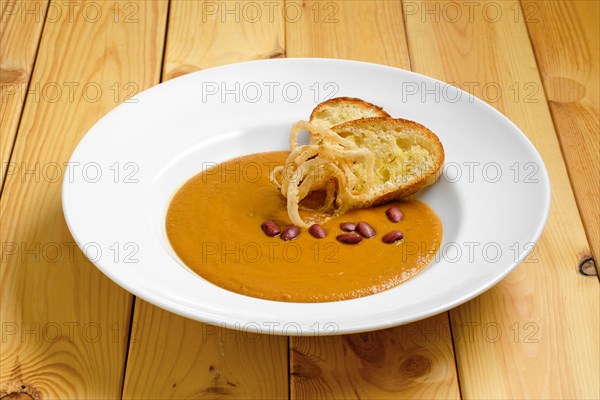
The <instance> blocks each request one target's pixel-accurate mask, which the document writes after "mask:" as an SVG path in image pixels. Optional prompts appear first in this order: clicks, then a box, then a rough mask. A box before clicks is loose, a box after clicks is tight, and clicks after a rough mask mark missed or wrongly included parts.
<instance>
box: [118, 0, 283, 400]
mask: <svg viewBox="0 0 600 400" xmlns="http://www.w3.org/2000/svg"><path fill="white" fill-rule="evenodd" d="M236 4H237V6H236ZM243 4H244V3H243V2H228V3H227V4H226V2H193V1H186V0H182V1H173V2H172V3H171V9H170V13H169V28H168V40H167V49H166V53H165V60H164V75H163V79H165V80H166V79H171V78H174V77H176V76H179V75H182V74H185V73H188V72H192V71H196V70H199V69H202V68H207V67H210V66H214V65H219V64H224V63H231V62H237V61H242V60H251V59H258V58H272V57H281V56H282V55H283V54H284V50H283V46H284V43H283V41H284V39H283V38H284V33H283V23H282V21H281V19H282V17H281V14H274V17H275V16H276V18H274V19H272V20H271V19H269V17H268V13H267V11H268V10H267V9H266V8H263V9H262V10H261V13H262V18H260V19H259V20H257V21H256V22H251V21H253V20H254V18H255V16H253V15H251V14H245V13H244V12H243V11H242V8H241V7H242V5H243ZM255 4H258V5H261V4H262V6H261V7H265V6H264V4H263V3H260V2H259V3H255ZM226 6H227V7H229V8H227V10H229V11H230V12H229V13H226V14H225V15H223V14H222V12H223V11H224V10H225V8H221V7H226ZM213 7H217V8H213ZM236 7H238V10H239V11H236ZM249 12H250V11H246V13H249ZM133 326H134V327H135V337H136V338H139V339H137V340H136V341H133V342H132V344H131V346H130V349H129V358H128V363H127V372H126V379H125V387H124V394H123V396H124V397H125V398H177V399H182V398H239V399H250V398H253V399H281V398H286V397H287V396H288V341H287V338H286V337H282V336H268V335H260V334H253V333H250V332H237V331H233V330H229V329H224V328H220V327H215V326H211V325H206V324H203V323H200V322H196V321H192V320H189V319H186V318H183V317H180V316H177V315H174V314H171V313H168V312H166V311H163V310H161V309H158V308H156V307H154V306H152V305H150V304H148V303H146V302H143V301H141V300H140V299H138V300H137V301H136V304H135V312H134V324H133Z"/></svg>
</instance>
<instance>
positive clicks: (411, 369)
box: [400, 354, 431, 379]
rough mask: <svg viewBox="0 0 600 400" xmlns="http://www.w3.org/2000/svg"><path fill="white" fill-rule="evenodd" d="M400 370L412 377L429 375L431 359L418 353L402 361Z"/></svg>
mask: <svg viewBox="0 0 600 400" xmlns="http://www.w3.org/2000/svg"><path fill="white" fill-rule="evenodd" d="M400 372H401V373H402V375H404V376H406V377H407V378H410V379H414V378H418V377H421V376H423V375H427V374H429V372H431V361H429V359H428V358H427V357H423V356H421V355H418V354H417V355H414V356H411V357H409V358H407V359H406V360H404V361H403V362H402V364H401V365H400Z"/></svg>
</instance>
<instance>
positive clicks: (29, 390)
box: [0, 383, 42, 400]
mask: <svg viewBox="0 0 600 400" xmlns="http://www.w3.org/2000/svg"><path fill="white" fill-rule="evenodd" d="M9 386H11V387H9V388H8V390H6V389H4V390H1V391H0V400H40V399H41V398H42V395H41V394H40V392H39V391H38V390H37V389H35V388H34V387H32V386H31V385H20V386H15V385H14V383H13V384H12V385H9Z"/></svg>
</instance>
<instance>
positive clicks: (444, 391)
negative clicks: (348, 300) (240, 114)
mask: <svg viewBox="0 0 600 400" xmlns="http://www.w3.org/2000/svg"><path fill="white" fill-rule="evenodd" d="M302 10H303V13H302V15H303V16H304V18H302V19H300V20H299V21H295V22H292V21H287V22H288V23H287V24H286V32H287V54H288V56H290V57H302V56H310V57H312V56H315V57H335V58H346V59H354V60H360V61H369V62H378V63H384V64H388V65H391V66H396V67H400V68H406V69H409V68H410V62H409V57H408V48H407V45H406V40H405V32H404V23H403V19H402V4H401V3H400V2H395V1H351V2H342V1H339V2H326V3H324V2H311V1H308V2H303V3H302ZM316 10H318V12H319V14H318V15H317V14H316V12H317V11H316ZM315 16H317V22H318V23H315ZM366 16H368V17H366ZM383 44H385V45H383ZM443 332H447V333H448V336H447V338H446V339H445V340H444V339H443ZM449 332H450V330H449V324H448V318H447V314H446V313H444V314H441V315H438V316H436V317H433V318H430V319H427V320H424V321H419V322H417V323H413V324H409V325H406V326H402V327H397V328H392V329H387V330H383V331H377V332H369V333H362V334H356V335H344V336H338V337H335V338H331V337H320V338H308V337H298V338H293V339H292V340H291V343H290V349H291V368H292V371H291V373H292V375H291V379H292V381H291V395H292V398H294V399H315V398H319V399H335V398H345V399H352V398H355V399H362V398H372V399H383V398H428V399H429V398H459V397H460V393H459V388H458V381H457V376H456V368H455V362H454V354H453V349H452V340H451V338H450V335H449Z"/></svg>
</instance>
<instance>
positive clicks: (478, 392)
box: [407, 2, 600, 399]
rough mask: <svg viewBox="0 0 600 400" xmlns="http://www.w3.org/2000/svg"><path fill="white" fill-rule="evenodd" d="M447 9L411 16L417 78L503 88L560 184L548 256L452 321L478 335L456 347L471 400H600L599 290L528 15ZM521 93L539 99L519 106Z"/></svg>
mask: <svg viewBox="0 0 600 400" xmlns="http://www.w3.org/2000/svg"><path fill="white" fill-rule="evenodd" d="M447 4H449V3H447V2H440V3H439V4H438V7H439V8H438V10H439V11H438V14H436V13H434V14H430V15H425V14H423V13H421V12H417V11H420V10H416V11H415V10H411V14H410V15H407V32H408V43H409V48H410V53H411V62H412V65H413V68H414V70H416V71H417V72H421V73H424V74H427V75H431V76H433V77H436V78H439V79H442V80H445V81H450V82H456V83H458V84H459V85H460V84H462V85H463V86H466V85H465V84H466V83H469V82H479V83H480V85H479V86H478V87H475V89H476V90H474V94H475V95H478V96H480V97H483V98H484V99H485V97H486V94H485V92H483V91H482V90H481V89H482V88H483V86H484V85H485V84H486V83H490V82H491V83H493V84H494V85H498V87H499V88H500V89H501V93H503V95H501V96H500V97H498V96H496V95H495V96H494V101H493V102H491V104H492V105H493V106H494V107H496V108H497V109H499V110H500V111H502V112H503V113H504V114H506V115H507V116H508V117H509V118H510V119H512V120H513V121H514V122H515V123H516V124H517V125H518V126H519V127H520V128H521V129H522V130H523V131H524V132H525V134H526V135H527V136H528V137H529V138H530V139H531V141H532V142H533V143H534V145H535V146H536V147H537V149H538V151H539V152H540V154H541V155H542V157H543V159H544V160H545V162H546V166H547V167H548V172H549V174H550V181H551V183H552V200H551V201H552V205H551V211H550V217H549V219H548V223H547V226H546V229H545V231H544V233H543V235H542V238H541V241H540V242H539V243H538V245H537V249H538V251H536V252H535V253H534V254H533V255H532V256H530V257H529V258H528V260H527V261H526V262H524V263H523V264H522V265H521V266H519V267H518V268H517V269H516V270H515V271H514V272H513V273H511V274H510V275H509V276H508V277H507V278H506V279H504V280H503V281H502V282H501V283H500V284H498V285H497V286H496V287H494V288H493V289H491V290H489V291H488V292H486V293H484V294H483V295H481V296H479V297H477V298H476V299H474V300H472V301H470V302H468V303H466V304H465V305H463V306H461V307H458V308H456V309H454V310H452V311H451V314H450V315H451V319H452V325H453V327H454V334H455V337H459V336H461V334H463V333H464V332H463V331H464V330H465V329H466V328H470V329H471V331H473V330H475V331H474V333H472V334H470V335H469V336H462V338H463V339H462V340H457V341H455V346H456V357H457V364H458V368H459V376H460V382H461V391H462V395H463V397H465V398H474V399H480V398H486V399H491V398H598V397H599V393H598V390H599V387H598V382H599V378H600V377H599V375H598V374H599V372H598V365H600V359H599V357H600V344H599V341H600V333H599V326H600V325H599V324H600V321H599V318H598V316H599V312H598V310H599V304H600V293H599V287H598V281H597V280H596V278H594V277H584V276H582V275H580V274H579V273H578V264H579V261H580V259H581V257H582V256H583V255H586V254H589V246H588V243H587V240H586V236H585V232H584V230H583V226H582V223H581V219H580V218H579V212H578V209H577V206H576V203H575V199H574V196H573V192H572V190H571V186H570V183H569V178H568V175H567V170H566V168H565V164H564V162H563V160H562V157H561V152H560V146H559V142H558V140H557V136H556V132H555V130H554V126H553V124H552V119H551V115H550V111H549V109H548V105H547V103H546V99H545V97H544V92H543V90H541V88H542V83H541V81H540V77H539V75H538V71H537V68H536V61H535V57H534V54H533V51H532V48H531V44H530V42H529V39H528V35H527V29H526V26H525V22H524V15H523V13H522V11H521V8H520V7H518V4H517V7H515V6H514V4H513V3H512V2H477V3H476V4H477V6H475V8H474V9H473V12H472V13H471V14H469V10H468V8H467V5H462V13H463V14H462V15H463V18H461V19H459V20H456V19H455V15H456V14H453V15H452V16H451V17H448V15H446V16H444V14H443V10H444V7H445V6H446V5H447ZM454 4H456V3H454ZM486 7H487V11H488V12H489V14H485V11H484V8H486ZM490 7H493V8H495V9H499V14H492V11H494V10H490ZM413 11H415V12H413ZM469 15H471V16H472V19H471V20H469ZM497 15H501V17H497ZM527 15H528V16H530V14H527ZM436 16H437V18H438V21H436V20H435V18H436ZM514 85H517V86H516V88H517V89H520V88H522V90H529V91H528V92H523V91H521V92H519V93H520V94H521V96H519V97H515V96H514V90H511V87H512V88H515V86H514ZM525 85H529V86H528V87H529V88H533V89H534V91H533V92H532V91H531V89H527V88H526V87H525ZM471 88H473V86H471ZM477 89H479V90H477ZM472 91H473V90H472ZM489 327H492V330H491V331H490V330H489ZM498 332H500V335H501V336H500V337H499V338H498ZM465 339H468V340H465Z"/></svg>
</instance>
